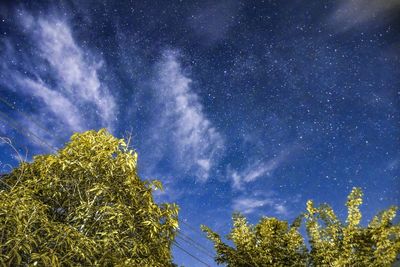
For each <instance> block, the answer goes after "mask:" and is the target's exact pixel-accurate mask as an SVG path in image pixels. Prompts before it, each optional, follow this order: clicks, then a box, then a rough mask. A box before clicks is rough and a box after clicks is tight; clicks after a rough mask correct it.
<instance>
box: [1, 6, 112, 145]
mask: <svg viewBox="0 0 400 267" xmlns="http://www.w3.org/2000/svg"><path fill="white" fill-rule="evenodd" d="M16 16H17V19H16V21H19V25H16V29H17V30H18V29H20V30H21V32H20V34H22V35H24V36H25V38H27V40H29V44H30V46H29V47H26V46H25V47H22V48H21V47H20V48H18V47H17V46H18V44H16V42H15V41H14V40H13V39H12V37H10V38H9V39H7V40H6V41H5V42H4V44H5V47H6V48H7V49H5V50H4V51H3V53H1V54H0V56H1V58H2V59H7V61H5V62H8V63H7V64H4V63H3V64H2V66H1V71H2V74H3V75H4V76H5V77H7V78H9V80H8V81H7V82H5V81H2V82H1V83H2V85H3V86H4V87H5V88H8V89H9V90H12V91H14V92H15V93H17V94H22V95H29V96H31V97H32V100H33V101H34V102H36V104H35V105H31V106H35V107H36V108H35V110H34V111H31V113H32V116H33V117H38V116H39V114H40V118H41V119H42V121H44V123H45V124H47V126H48V127H51V126H54V124H58V125H62V129H60V130H59V133H68V134H69V133H70V132H72V131H81V130H85V129H87V128H92V127H99V126H100V127H108V128H109V129H110V130H112V128H113V125H114V119H115V115H116V104H115V100H114V98H113V96H112V95H111V93H110V92H109V90H108V88H107V86H106V85H105V84H104V83H102V82H101V81H100V78H99V70H100V68H102V61H101V60H96V59H95V58H94V56H93V55H92V53H91V51H89V50H88V49H87V48H86V49H85V48H82V47H80V46H79V45H78V44H77V42H76V41H75V39H74V37H73V34H72V31H71V28H70V27H69V26H68V23H67V22H66V21H65V20H62V19H58V18H56V17H55V16H51V15H49V16H39V17H34V16H32V15H30V14H29V13H26V12H22V11H19V12H18V13H17V14H16ZM10 62H11V63H10ZM16 64H17V65H18V66H19V67H15V65H16ZM49 122H52V125H49ZM27 124H29V123H27ZM30 125H32V124H30ZM46 138H48V136H46ZM50 141H51V140H50Z"/></svg>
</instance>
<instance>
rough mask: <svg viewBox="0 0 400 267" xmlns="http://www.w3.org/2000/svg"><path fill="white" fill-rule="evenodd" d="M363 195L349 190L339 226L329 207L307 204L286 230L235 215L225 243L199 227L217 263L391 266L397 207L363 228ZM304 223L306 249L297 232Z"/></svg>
mask: <svg viewBox="0 0 400 267" xmlns="http://www.w3.org/2000/svg"><path fill="white" fill-rule="evenodd" d="M361 203H362V191H361V189H359V188H353V190H352V192H351V193H350V195H349V196H348V200H347V203H346V206H347V208H348V216H347V220H346V222H345V223H342V222H340V220H339V219H338V218H337V216H336V215H335V213H334V212H333V210H332V208H331V207H330V206H329V205H327V204H323V205H320V206H319V207H314V204H313V202H312V201H311V200H310V201H308V202H307V211H306V212H305V213H303V214H301V215H300V216H299V217H298V218H297V219H296V220H295V221H294V223H293V224H292V226H291V227H290V228H289V227H288V223H287V222H284V221H279V220H277V219H276V218H268V217H264V218H262V219H261V220H260V222H259V223H258V224H257V225H255V226H253V225H249V224H248V223H247V221H246V219H245V218H244V217H243V216H241V215H237V214H235V215H234V216H233V222H234V224H233V229H232V230H231V232H230V234H229V235H228V239H229V240H231V241H233V243H234V245H235V246H234V247H230V246H229V245H227V244H225V243H223V242H222V240H221V238H220V236H219V235H218V234H216V233H215V232H213V231H212V230H210V229H209V228H207V227H205V226H202V229H203V231H204V232H206V234H207V236H208V238H209V239H210V240H211V241H212V242H213V243H214V247H215V249H216V252H217V256H216V262H217V263H225V264H227V266H229V267H247V266H260V267H261V266H337V267H342V266H377V267H378V266H391V264H392V263H394V262H395V261H396V257H398V256H399V253H400V226H399V224H394V223H393V220H394V218H395V216H396V207H394V206H393V207H390V208H389V209H387V210H385V211H383V212H381V213H380V214H378V215H377V216H375V217H374V218H373V219H372V221H371V222H370V223H369V225H368V226H367V227H362V226H361V225H360V221H361V212H360V210H359V206H360V205H361ZM303 221H304V222H305V226H306V230H307V234H308V239H309V242H310V250H307V249H306V247H305V245H304V241H303V237H302V236H301V235H300V233H299V232H298V229H299V227H300V226H301V223H302V222H303Z"/></svg>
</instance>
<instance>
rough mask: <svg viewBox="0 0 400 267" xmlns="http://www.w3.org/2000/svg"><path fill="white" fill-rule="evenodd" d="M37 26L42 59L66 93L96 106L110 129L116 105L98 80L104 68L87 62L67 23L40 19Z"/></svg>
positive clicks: (36, 37)
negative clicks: (55, 75) (100, 71)
mask: <svg viewBox="0 0 400 267" xmlns="http://www.w3.org/2000/svg"><path fill="white" fill-rule="evenodd" d="M35 26H36V27H38V29H37V30H36V36H35V39H36V41H37V42H38V47H39V49H40V52H41V56H42V57H43V58H44V59H45V60H47V62H49V63H50V66H51V67H52V68H53V70H54V71H55V72H56V73H57V75H58V77H59V81H60V82H61V84H62V89H63V90H64V91H65V93H66V94H68V95H69V96H70V98H73V99H74V100H75V101H80V102H87V103H91V104H94V105H95V106H96V108H97V109H98V111H99V112H100V114H101V115H100V116H101V118H102V119H103V122H104V123H105V124H107V125H110V124H111V122H112V119H113V115H114V112H115V103H114V99H113V98H112V96H111V95H110V94H109V92H108V90H107V88H106V87H105V86H102V84H101V83H100V80H99V78H98V73H97V72H98V69H99V68H100V67H101V65H102V64H101V63H97V62H89V60H87V59H85V58H84V56H83V54H84V51H83V50H82V49H81V48H80V47H79V46H78V45H77V44H76V42H75V40H74V38H73V37H72V34H71V30H70V28H69V27H68V26H67V24H66V23H65V22H63V21H59V20H48V19H43V18H40V19H38V21H37V23H36V25H35Z"/></svg>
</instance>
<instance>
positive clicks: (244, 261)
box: [180, 220, 258, 266]
mask: <svg viewBox="0 0 400 267" xmlns="http://www.w3.org/2000/svg"><path fill="white" fill-rule="evenodd" d="M180 222H181V223H183V224H184V225H186V226H187V227H188V228H190V229H191V230H192V231H193V232H195V233H199V232H200V231H199V230H197V229H196V228H194V227H193V226H191V225H190V224H188V223H186V222H184V221H183V220H182V221H180ZM180 232H181V231H180ZM181 234H182V233H181ZM192 240H193V239H192ZM195 243H197V242H195ZM198 245H200V244H198ZM237 258H238V259H239V260H240V261H241V262H242V263H245V264H248V265H249V266H252V265H254V264H255V266H258V265H257V264H256V263H253V264H250V263H249V262H248V261H246V260H245V259H244V258H242V257H240V256H239V255H237Z"/></svg>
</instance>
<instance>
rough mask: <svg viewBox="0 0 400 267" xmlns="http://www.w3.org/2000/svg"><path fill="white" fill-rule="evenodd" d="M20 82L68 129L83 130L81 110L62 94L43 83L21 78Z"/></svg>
mask: <svg viewBox="0 0 400 267" xmlns="http://www.w3.org/2000/svg"><path fill="white" fill-rule="evenodd" d="M18 82H19V83H20V84H21V86H23V87H25V88H29V90H30V94H32V95H33V96H35V97H38V98H40V99H41V100H42V101H43V102H44V103H45V104H46V108H47V109H48V110H49V111H51V112H53V113H54V114H56V115H57V116H58V118H59V119H60V120H61V122H63V123H64V124H67V125H68V128H70V129H74V130H76V131H80V130H82V128H83V126H82V120H81V117H80V116H79V110H78V109H77V107H75V106H74V104H73V103H71V101H70V100H69V99H68V98H66V97H65V96H63V95H62V94H61V93H60V92H57V91H54V90H51V89H50V88H48V87H46V85H45V84H44V83H43V82H41V81H34V80H31V79H28V78H20V79H19V80H18Z"/></svg>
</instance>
